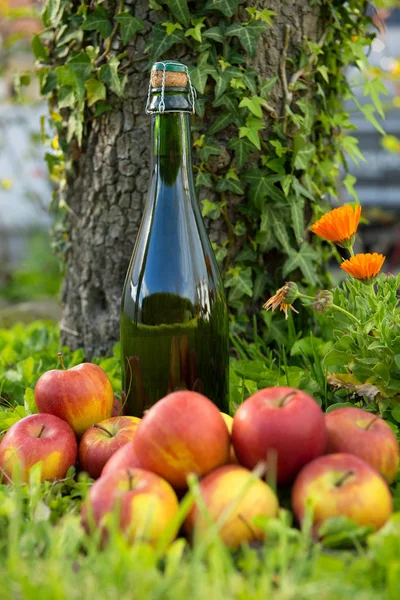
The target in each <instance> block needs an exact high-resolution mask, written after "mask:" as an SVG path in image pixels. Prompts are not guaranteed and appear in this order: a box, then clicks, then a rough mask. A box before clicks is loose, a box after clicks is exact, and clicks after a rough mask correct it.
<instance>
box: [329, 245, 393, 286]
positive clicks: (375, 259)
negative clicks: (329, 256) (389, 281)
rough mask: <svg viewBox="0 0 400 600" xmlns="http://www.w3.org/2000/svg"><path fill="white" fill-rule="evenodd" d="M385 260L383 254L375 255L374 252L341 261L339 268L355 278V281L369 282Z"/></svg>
mask: <svg viewBox="0 0 400 600" xmlns="http://www.w3.org/2000/svg"><path fill="white" fill-rule="evenodd" d="M385 258H386V257H385V256H383V254H377V253H376V252H374V253H373V254H369V253H368V254H356V255H355V256H352V257H351V258H349V260H345V261H343V262H342V264H341V265H340V268H341V269H343V271H346V273H349V274H350V275H352V276H353V277H355V279H360V280H361V281H370V280H371V279H373V278H374V277H376V275H378V273H379V271H380V270H381V268H382V265H383V263H384V262H385Z"/></svg>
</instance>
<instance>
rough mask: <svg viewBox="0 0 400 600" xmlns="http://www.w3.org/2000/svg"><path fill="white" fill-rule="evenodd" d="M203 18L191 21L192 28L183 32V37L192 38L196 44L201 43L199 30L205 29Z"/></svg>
mask: <svg viewBox="0 0 400 600" xmlns="http://www.w3.org/2000/svg"><path fill="white" fill-rule="evenodd" d="M204 19H205V17H201V18H200V19H192V23H193V25H194V27H190V28H189V29H187V30H186V31H185V37H192V38H193V39H194V40H196V42H199V43H200V44H201V42H202V41H203V39H202V33H201V30H202V29H203V28H204V27H205V25H204V23H203V21H204Z"/></svg>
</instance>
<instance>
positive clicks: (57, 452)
mask: <svg viewBox="0 0 400 600" xmlns="http://www.w3.org/2000/svg"><path fill="white" fill-rule="evenodd" d="M77 451H78V447H77V443H76V438H75V434H74V432H73V431H72V429H71V427H70V426H69V425H68V423H66V422H65V421H63V420H62V419H59V418H58V417H55V416H54V415H47V414H37V415H30V416H29V417H25V418H23V419H21V420H20V421H17V422H16V423H14V425H12V426H11V427H10V429H9V430H8V431H7V433H6V434H5V436H4V438H3V439H2V441H1V444H0V469H1V473H2V476H3V479H4V480H5V481H13V479H14V474H15V476H16V477H17V479H19V480H20V481H22V482H27V481H29V471H30V469H31V468H32V467H33V466H34V465H36V464H37V463H42V471H41V480H42V481H44V480H45V479H62V478H63V477H65V474H66V472H67V471H68V469H69V468H70V467H71V466H73V465H75V463H76V456H77ZM17 465H18V466H19V469H18V467H17Z"/></svg>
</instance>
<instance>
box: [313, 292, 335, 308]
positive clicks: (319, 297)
mask: <svg viewBox="0 0 400 600" xmlns="http://www.w3.org/2000/svg"><path fill="white" fill-rule="evenodd" d="M332 304H333V294H332V292H330V291H329V290H320V291H319V292H317V293H316V294H315V297H314V300H313V302H312V303H311V307H312V308H313V309H314V310H316V311H317V312H319V313H324V312H327V311H328V310H329V309H330V308H331V306H332Z"/></svg>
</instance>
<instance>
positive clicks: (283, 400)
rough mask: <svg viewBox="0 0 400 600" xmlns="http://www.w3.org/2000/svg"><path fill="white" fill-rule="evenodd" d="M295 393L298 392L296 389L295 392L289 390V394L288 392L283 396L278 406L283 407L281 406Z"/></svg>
mask: <svg viewBox="0 0 400 600" xmlns="http://www.w3.org/2000/svg"><path fill="white" fill-rule="evenodd" d="M293 394H296V392H295V391H293V392H289V393H288V394H286V395H285V396H283V398H282V400H281V401H280V402H279V404H278V406H279V407H280V408H281V407H282V406H283V405H284V404H285V402H286V400H287V399H288V398H290V396H293Z"/></svg>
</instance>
